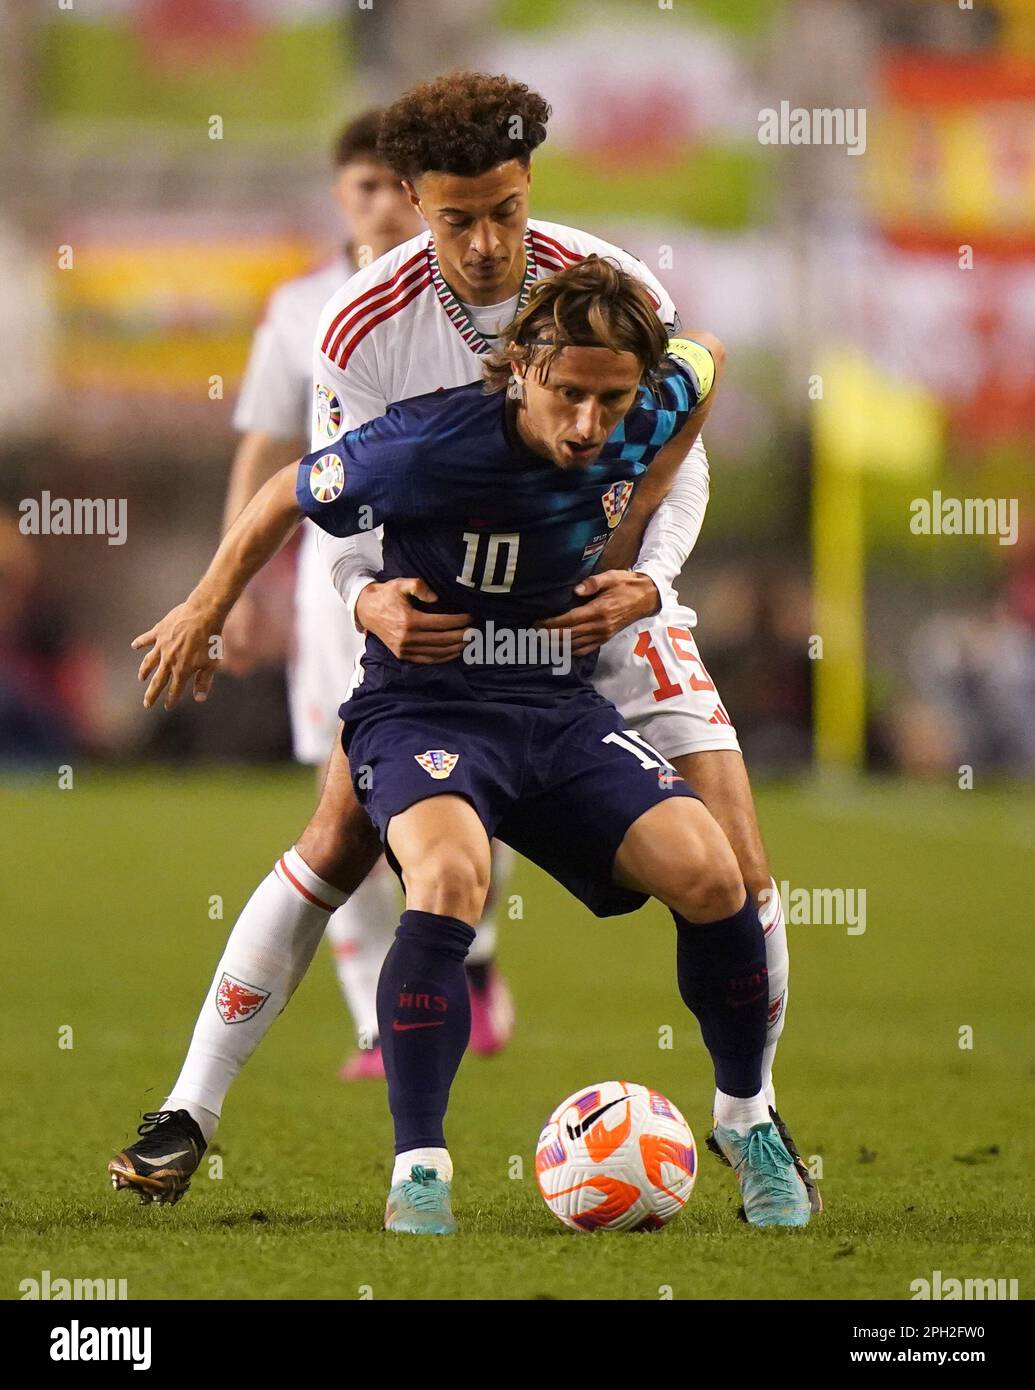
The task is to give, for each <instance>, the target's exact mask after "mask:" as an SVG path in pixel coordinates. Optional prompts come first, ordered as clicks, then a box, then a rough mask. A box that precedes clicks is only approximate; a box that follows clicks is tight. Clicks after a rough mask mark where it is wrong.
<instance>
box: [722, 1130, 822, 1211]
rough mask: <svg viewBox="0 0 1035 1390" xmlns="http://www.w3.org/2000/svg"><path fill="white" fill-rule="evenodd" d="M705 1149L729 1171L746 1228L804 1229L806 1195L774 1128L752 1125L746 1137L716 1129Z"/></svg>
mask: <svg viewBox="0 0 1035 1390" xmlns="http://www.w3.org/2000/svg"><path fill="white" fill-rule="evenodd" d="M708 1147H709V1148H710V1149H712V1150H713V1152H716V1153H718V1155H719V1157H720V1158H722V1159H724V1160H725V1161H726V1162H727V1163H728V1164H729V1165H730V1167H731V1168H732V1169H733V1171H734V1173H735V1175H736V1178H737V1182H738V1183H740V1195H741V1197H742V1198H743V1201H744V1217H745V1219H746V1220H747V1222H748V1223H749V1224H750V1225H752V1226H807V1225H808V1223H809V1217H810V1216H811V1214H812V1211H811V1206H810V1203H809V1194H808V1192H807V1191H806V1188H805V1184H804V1183H803V1182H802V1180H801V1178H800V1177H799V1175H798V1172H797V1170H796V1168H795V1166H794V1159H793V1158H792V1157H791V1155H790V1154H789V1153H788V1151H787V1147H786V1145H785V1144H784V1142H783V1140H782V1139H781V1138H780V1134H779V1131H778V1130H777V1128H776V1126H775V1125H774V1124H772V1123H768V1124H764V1125H752V1127H751V1129H750V1130H749V1131H748V1132H747V1134H738V1133H737V1132H736V1130H733V1129H724V1128H723V1127H722V1125H716V1126H715V1129H714V1130H713V1131H712V1133H711V1134H710V1135H709V1136H708Z"/></svg>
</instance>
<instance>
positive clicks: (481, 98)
mask: <svg viewBox="0 0 1035 1390" xmlns="http://www.w3.org/2000/svg"><path fill="white" fill-rule="evenodd" d="M549 119H550V107H549V105H548V104H547V102H546V101H545V100H544V99H543V98H542V97H541V96H539V94H538V93H537V92H533V91H530V90H529V88H528V87H527V86H526V84H525V83H524V82H515V81H514V80H513V79H512V78H510V77H507V76H506V75H505V74H501V75H499V76H492V75H491V74H489V73H484V72H469V71H466V70H462V71H459V72H450V73H445V74H444V75H443V76H442V77H436V78H433V79H432V80H431V81H430V82H420V83H418V85H417V86H416V87H411V88H410V90H409V91H408V92H405V93H404V94H403V95H402V96H401V97H400V98H399V100H398V101H395V102H393V103H392V105H391V106H389V107H388V109H387V111H385V113H384V116H383V117H382V121H381V135H380V139H379V140H378V145H377V148H378V152H379V154H380V156H381V158H382V159H383V160H384V162H385V163H386V164H388V165H389V166H390V167H391V168H392V169H394V170H395V172H396V173H397V174H398V175H399V177H400V178H401V179H409V180H410V181H411V182H412V181H413V180H414V179H417V178H419V177H420V175H421V174H425V173H430V172H432V171H435V172H437V173H443V174H460V175H462V176H463V177H465V178H476V177H477V176H478V175H479V174H485V173H488V171H489V170H490V169H494V168H495V167H496V165H497V164H503V163H505V162H506V161H507V160H508V159H519V160H520V161H521V163H522V164H525V165H527V164H528V162H529V160H530V159H531V157H532V151H533V150H534V149H537V148H538V146H539V145H541V144H542V143H543V141H544V140H545V139H546V122H547V121H548V120H549Z"/></svg>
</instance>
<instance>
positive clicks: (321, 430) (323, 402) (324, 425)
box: [316, 386, 342, 439]
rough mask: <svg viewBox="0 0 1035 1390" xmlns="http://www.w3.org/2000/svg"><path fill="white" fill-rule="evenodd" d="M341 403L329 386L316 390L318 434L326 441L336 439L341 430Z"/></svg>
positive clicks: (318, 387)
mask: <svg viewBox="0 0 1035 1390" xmlns="http://www.w3.org/2000/svg"><path fill="white" fill-rule="evenodd" d="M341 421H342V410H341V401H339V400H338V397H337V396H336V395H335V394H334V392H333V391H332V390H331V389H330V387H329V386H317V388H316V432H317V434H322V435H323V436H324V438H325V439H334V438H335V437H336V436H337V434H338V432H339V430H340V429H341Z"/></svg>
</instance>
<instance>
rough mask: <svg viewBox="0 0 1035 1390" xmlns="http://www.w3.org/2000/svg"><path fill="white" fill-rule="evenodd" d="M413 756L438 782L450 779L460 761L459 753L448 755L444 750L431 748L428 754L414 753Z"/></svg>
mask: <svg viewBox="0 0 1035 1390" xmlns="http://www.w3.org/2000/svg"><path fill="white" fill-rule="evenodd" d="M413 756H414V757H415V758H416V759H417V761H418V762H419V763H420V765H421V767H422V768H423V769H424V771H425V772H426V773H428V775H429V776H430V777H434V779H435V781H436V782H441V781H442V779H443V778H444V777H448V776H449V774H450V773H451V772H452V771H453V768H454V767H456V765H457V763H458V762H459V760H460V754H459V753H447V752H446V750H445V749H444V748H429V749H428V750H427V751H426V752H424V753H414V755H413Z"/></svg>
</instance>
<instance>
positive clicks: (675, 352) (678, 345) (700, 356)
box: [668, 338, 715, 401]
mask: <svg viewBox="0 0 1035 1390" xmlns="http://www.w3.org/2000/svg"><path fill="white" fill-rule="evenodd" d="M668 351H669V355H670V356H672V357H678V358H679V360H680V361H681V362H685V363H686V365H687V366H688V367H690V368H691V370H692V371H693V373H694V375H695V376H696V377H697V380H698V381H699V382H700V385H701V394H700V396H699V397H698V400H699V401H703V400H704V398H705V397H706V396H707V394H708V392H709V391H710V390H711V389H712V386H713V385H714V383H715V361H714V359H713V357H712V355H711V353H710V352H709V351H708V349H707V348H706V347H702V346H701V344H700V343H695V342H694V340H693V339H692V338H669V340H668Z"/></svg>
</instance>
